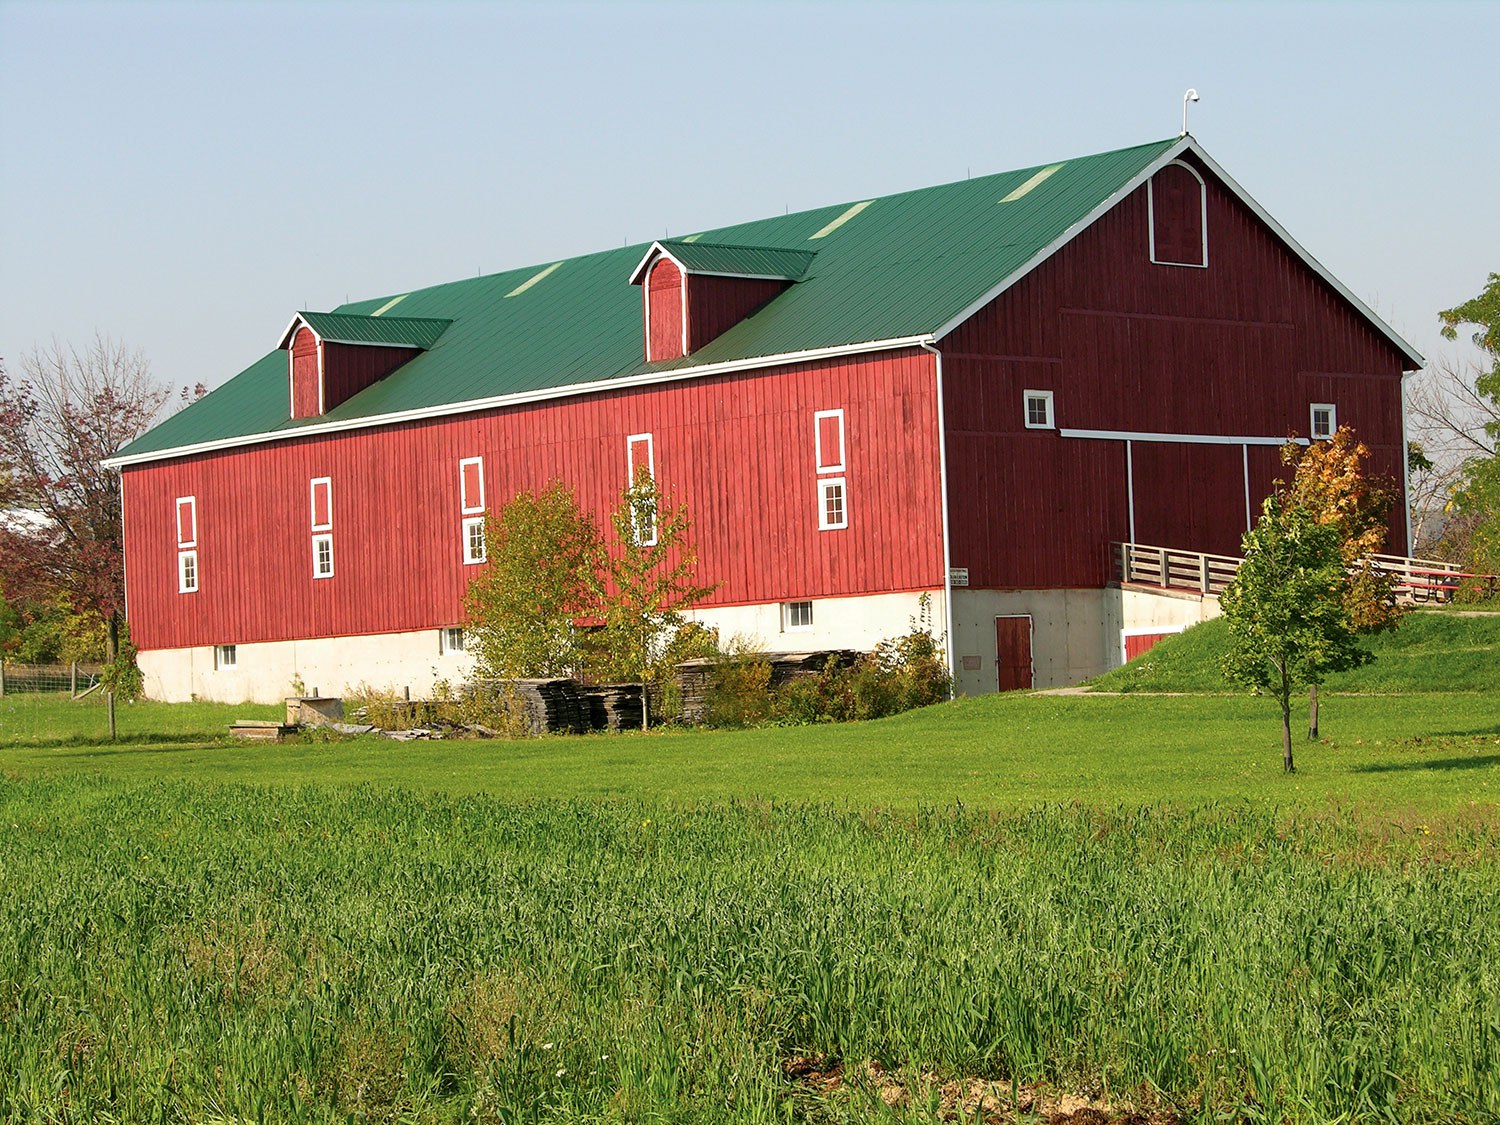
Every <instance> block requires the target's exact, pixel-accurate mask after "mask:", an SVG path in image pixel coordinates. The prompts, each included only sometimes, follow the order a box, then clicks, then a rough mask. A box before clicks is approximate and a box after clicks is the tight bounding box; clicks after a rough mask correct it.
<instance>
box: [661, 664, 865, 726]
mask: <svg viewBox="0 0 1500 1125" xmlns="http://www.w3.org/2000/svg"><path fill="white" fill-rule="evenodd" d="M862 655H864V654H863V653H861V652H857V651H855V650H854V649H852V648H825V649H819V650H818V651H816V652H768V653H765V654H764V655H763V656H761V657H759V658H758V659H760V660H762V661H764V662H765V663H767V664H769V665H770V666H771V680H770V685H769V686H770V687H771V688H772V689H775V688H779V687H781V686H783V685H784V684H789V683H791V682H792V681H793V680H797V679H801V678H803V677H805V676H816V675H818V674H820V673H821V672H822V671H823V669H824V668H826V667H827V666H828V664H829V662H832V663H833V666H834V667H835V668H844V667H847V666H849V665H850V664H853V663H854V662H855V661H857V660H858V659H859V658H860V657H861V656H862ZM719 663H720V660H719V659H716V658H713V657H709V658H707V659H699V660H684V661H683V662H682V663H681V664H679V665H677V672H676V677H677V687H678V689H679V690H680V691H681V692H682V719H683V722H687V723H701V722H702V721H703V719H704V716H705V714H706V713H707V710H708V693H709V689H710V687H712V685H713V675H714V668H715V666H717V665H718V664H719Z"/></svg>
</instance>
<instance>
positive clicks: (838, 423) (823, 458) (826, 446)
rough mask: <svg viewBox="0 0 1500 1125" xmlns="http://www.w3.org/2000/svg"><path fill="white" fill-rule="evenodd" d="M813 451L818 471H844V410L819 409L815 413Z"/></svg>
mask: <svg viewBox="0 0 1500 1125" xmlns="http://www.w3.org/2000/svg"><path fill="white" fill-rule="evenodd" d="M813 453H814V455H815V456H816V457H817V465H818V472H820V473H842V472H843V471H844V412H843V411H842V410H819V411H817V412H815V413H814V414H813Z"/></svg>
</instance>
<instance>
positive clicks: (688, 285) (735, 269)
mask: <svg viewBox="0 0 1500 1125" xmlns="http://www.w3.org/2000/svg"><path fill="white" fill-rule="evenodd" d="M815 253H816V252H815V251H811V250H783V249H779V248H776V247H765V246H731V245H728V244H726V243H716V242H690V241H687V240H681V241H678V240H672V241H666V242H653V243H652V244H651V249H650V250H648V251H646V256H645V257H644V258H642V259H641V264H640V265H638V266H636V268H635V272H634V273H632V274H631V275H630V283H631V284H632V285H639V286H641V289H642V314H643V318H644V328H645V332H644V335H645V340H646V362H647V363H656V362H658V361H660V360H667V359H678V358H680V357H682V356H684V355H691V354H692V353H693V352H695V351H697V350H698V349H699V348H701V347H703V345H704V344H707V343H708V342H709V341H710V340H714V339H717V338H718V337H719V336H721V335H723V334H724V333H725V332H727V331H729V329H731V328H733V327H734V326H735V325H736V324H738V323H739V322H740V321H742V320H744V319H745V318H747V317H749V316H750V315H751V314H753V313H755V312H756V311H757V310H759V309H760V308H761V307H762V306H763V305H765V304H767V303H768V302H769V301H771V300H772V299H773V298H774V297H776V296H777V295H778V294H779V293H781V292H783V291H784V290H786V289H788V288H790V287H791V286H792V285H793V284H795V283H796V282H798V281H800V280H802V278H803V277H805V276H806V274H807V271H808V267H809V266H811V264H812V260H813V256H814V254H815Z"/></svg>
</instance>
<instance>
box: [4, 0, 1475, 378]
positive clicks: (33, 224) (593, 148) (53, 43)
mask: <svg viewBox="0 0 1500 1125" xmlns="http://www.w3.org/2000/svg"><path fill="white" fill-rule="evenodd" d="M1497 43H1500V3H1495V2H1489V0H1486V2H1480V0H1474V2H1471V3H1459V4H1453V3H1450V4H1437V3H1434V4H1426V3H1407V4H1379V3H1314V2H1306V3H1287V4H1283V3H1274V4H1273V3H1264V4H1250V3H1244V4H1217V3H1207V2H1199V3H1193V4H1158V3H1149V4H1148V3H1136V4H1115V3H1111V4H1104V3H1097V4H1067V3H1034V4H998V3H993V4H986V3H952V4H929V3H905V4H856V3H842V4H834V3H822V4H808V3H735V4H728V3H720V4H683V3H654V4H648V3H629V2H620V3H612V4H565V3H547V4H520V3H517V4H501V3H496V4H479V3H444V2H429V3H420V4H418V3H393V2H392V3H363V4H354V3H308V4H291V3H252V4H233V3H150V2H141V3H125V2H120V3H91V4H85V3H69V2H66V0H61V2H59V0H50V2H45V3H42V2H33V0H0V153H3V165H0V356H3V357H5V358H6V360H7V361H8V362H9V364H10V365H11V366H12V369H14V367H15V363H16V360H17V358H18V356H19V355H20V353H21V352H23V351H25V350H28V349H30V348H31V347H32V346H33V345H36V344H45V343H47V342H48V341H49V340H51V339H52V338H54V337H56V338H58V339H60V340H62V341H64V342H68V341H79V342H82V341H85V340H86V339H87V338H89V337H90V336H92V334H93V333H94V331H95V330H96V329H97V330H98V331H100V332H103V333H107V334H109V335H111V336H113V337H116V338H117V339H122V340H124V341H125V342H126V343H128V344H129V345H131V346H132V347H139V348H141V349H143V350H144V351H145V352H146V353H147V355H148V356H149V357H150V359H151V360H152V363H153V367H154V370H155V372H156V373H157V374H158V375H159V376H161V377H162V378H164V379H166V380H168V381H170V382H172V383H175V384H190V383H193V382H197V381H202V382H205V383H207V384H208V385H210V386H215V385H217V384H218V383H221V382H223V381H224V380H225V379H226V378H228V377H229V376H231V375H233V374H235V373H236V372H238V371H239V370H240V369H241V368H243V367H244V366H246V365H247V364H249V363H250V362H251V361H252V360H254V359H256V358H258V357H259V356H260V355H262V354H264V353H265V352H266V351H268V350H270V349H271V348H272V347H274V346H275V343H276V338H277V336H278V334H279V332H280V330H281V329H282V328H283V327H284V325H285V324H286V322H287V321H288V320H289V318H290V317H291V314H292V313H293V312H294V311H295V310H297V309H301V308H311V309H327V308H329V307H331V306H333V305H335V304H337V303H339V302H341V301H343V300H345V299H346V298H359V297H369V296H377V295H381V294H385V293H394V292H402V291H405V290H408V289H412V288H415V287H418V286H421V285H426V284H432V283H435V282H440V281H449V280H453V279H455V278H459V277H465V276H472V275H473V274H474V273H475V272H476V271H478V270H483V271H485V272H492V271H496V270H500V269H506V268H512V267H518V266H523V265H528V264H531V263H536V262H544V261H552V260H555V259H556V258H558V257H562V256H564V255H570V254H575V253H581V252H586V251H590V250H597V249H603V248H605V247H608V246H617V245H620V244H621V243H622V242H624V241H626V240H629V241H632V242H635V241H641V240H645V239H649V238H652V237H656V236H660V235H662V234H663V233H665V232H672V233H677V234H681V233H688V232H691V231H693V230H696V229H700V228H703V227H708V226H713V225H721V224H725V223H729V222H734V221H739V220H745V219H751V218H758V217H761V216H764V215H769V214H774V213H776V212H778V211H781V210H783V209H784V208H787V207H790V208H791V209H793V210H796V209H798V208H807V207H814V206H819V205H823V204H831V203H838V202H842V201H847V200H857V199H864V198H868V197H870V196H872V195H876V194H881V193H886V192H892V191H899V190H902V189H905V188H912V187H920V186H924V185H928V184H935V183H942V182H945V181H948V180H954V179H961V178H963V177H964V176H965V175H966V174H967V173H969V172H970V171H972V172H973V173H974V174H976V175H977V174H980V173H987V172H995V171H1002V170H1005V169H1009V168H1017V167H1023V166H1026V165H1030V164H1036V163H1040V162H1043V161H1050V160H1054V159H1059V158H1065V157H1070V156H1076V155H1081V154H1084V153H1089V152H1095V151H1099V150H1103V149H1110V148H1119V147H1123V146H1125V145H1130V144H1136V143H1140V142H1143V141H1147V140H1152V139H1155V138H1158V137H1163V136H1169V135H1174V134H1175V133H1176V132H1177V128H1178V124H1179V116H1180V106H1181V98H1182V93H1183V91H1184V90H1185V89H1186V88H1187V87H1189V86H1194V87H1197V89H1198V90H1199V91H1200V92H1201V94H1202V96H1203V100H1202V102H1200V103H1199V104H1198V105H1196V106H1195V107H1193V114H1192V122H1191V123H1192V130H1193V133H1194V134H1195V135H1196V136H1197V137H1198V139H1199V140H1200V141H1201V142H1202V143H1203V144H1204V146H1205V147H1206V148H1207V149H1208V151H1209V152H1210V153H1212V154H1213V155H1214V157H1215V158H1216V159H1217V160H1218V161H1219V162H1220V163H1221V164H1223V165H1224V166H1225V168H1226V169H1227V170H1228V171H1229V172H1230V173H1231V174H1232V175H1233V176H1234V177H1235V178H1236V179H1237V180H1238V181H1239V182H1240V183H1241V185H1243V186H1244V187H1245V188H1246V189H1247V190H1248V191H1249V192H1250V193H1251V194H1252V195H1254V196H1255V197H1256V198H1257V199H1258V200H1259V201H1260V202H1261V203H1262V204H1263V205H1264V206H1265V207H1266V208H1267V209H1268V210H1269V211H1270V212H1271V213H1272V214H1273V215H1275V216H1277V218H1279V219H1280V220H1281V222H1282V223H1283V225H1284V226H1286V227H1287V229H1288V230H1290V231H1291V233H1292V234H1293V235H1294V236H1295V237H1296V238H1298V239H1299V240H1300V241H1301V242H1302V244H1303V245H1304V246H1305V247H1307V249H1308V250H1309V251H1311V252H1312V253H1313V255H1314V256H1316V257H1318V258H1319V259H1320V260H1321V261H1322V262H1323V263H1324V264H1325V265H1327V266H1328V267H1329V268H1330V269H1331V270H1332V271H1333V272H1334V273H1335V274H1337V275H1338V276H1339V277H1340V278H1342V279H1343V280H1344V282H1345V283H1346V284H1347V285H1348V286H1349V287H1350V288H1351V289H1352V290H1353V291H1354V292H1355V293H1357V294H1358V295H1360V296H1361V297H1362V298H1364V299H1365V300H1366V301H1367V302H1368V303H1369V304H1371V305H1372V306H1373V307H1375V308H1376V309H1377V310H1378V311H1379V312H1380V313H1381V314H1382V315H1383V316H1384V317H1385V318H1386V319H1387V320H1388V321H1389V322H1390V323H1391V324H1392V325H1393V326H1394V327H1395V328H1396V329H1397V330H1398V331H1400V332H1402V333H1404V334H1405V335H1406V336H1407V338H1408V339H1410V340H1411V341H1412V342H1413V343H1414V344H1415V345H1416V346H1417V347H1418V348H1419V349H1420V350H1422V351H1424V352H1427V353H1428V355H1429V356H1432V355H1433V354H1435V353H1438V352H1440V351H1442V350H1443V349H1444V348H1445V347H1446V345H1444V344H1443V343H1442V341H1440V340H1439V339H1438V336H1437V331H1436V327H1435V326H1436V313H1437V311H1438V310H1439V309H1441V308H1446V307H1449V306H1451V305H1453V304H1455V303H1457V302H1459V301H1462V300H1464V299H1466V298H1467V297H1470V296H1472V295H1473V294H1475V293H1477V292H1478V291H1479V290H1480V288H1481V287H1482V286H1483V284H1484V280H1485V277H1486V275H1487V274H1488V272H1489V271H1491V270H1497V271H1500V146H1497V145H1496V144H1495V135H1496V128H1497V122H1496V116H1495V115H1496V113H1497V110H1500V67H1497V56H1496V44H1497Z"/></svg>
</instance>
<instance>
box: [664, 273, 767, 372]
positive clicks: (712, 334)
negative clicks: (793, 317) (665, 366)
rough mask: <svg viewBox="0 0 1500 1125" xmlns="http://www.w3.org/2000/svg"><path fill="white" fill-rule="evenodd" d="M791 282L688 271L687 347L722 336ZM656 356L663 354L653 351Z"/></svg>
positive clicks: (697, 347)
mask: <svg viewBox="0 0 1500 1125" xmlns="http://www.w3.org/2000/svg"><path fill="white" fill-rule="evenodd" d="M790 284H791V282H789V281H774V280H765V279H757V278H747V277H704V276H702V275H700V274H688V279H687V305H688V351H689V352H695V351H697V350H698V349H699V348H701V347H702V346H703V345H704V344H706V343H708V342H709V341H710V340H714V339H716V338H718V337H719V336H722V335H723V334H724V333H725V332H727V331H729V329H731V328H733V327H734V326H735V325H736V324H738V323H739V322H740V321H742V320H744V319H745V318H746V317H747V316H749V315H750V314H751V313H753V312H755V311H756V310H757V309H758V308H760V307H761V306H762V305H764V304H765V303H766V302H767V301H769V300H770V299H771V298H772V297H775V296H776V295H777V294H778V293H780V292H781V291H782V290H783V289H785V288H786V287H787V286H788V285H790ZM652 356H653V358H661V357H658V356H656V354H655V352H654V351H653V352H652Z"/></svg>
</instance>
